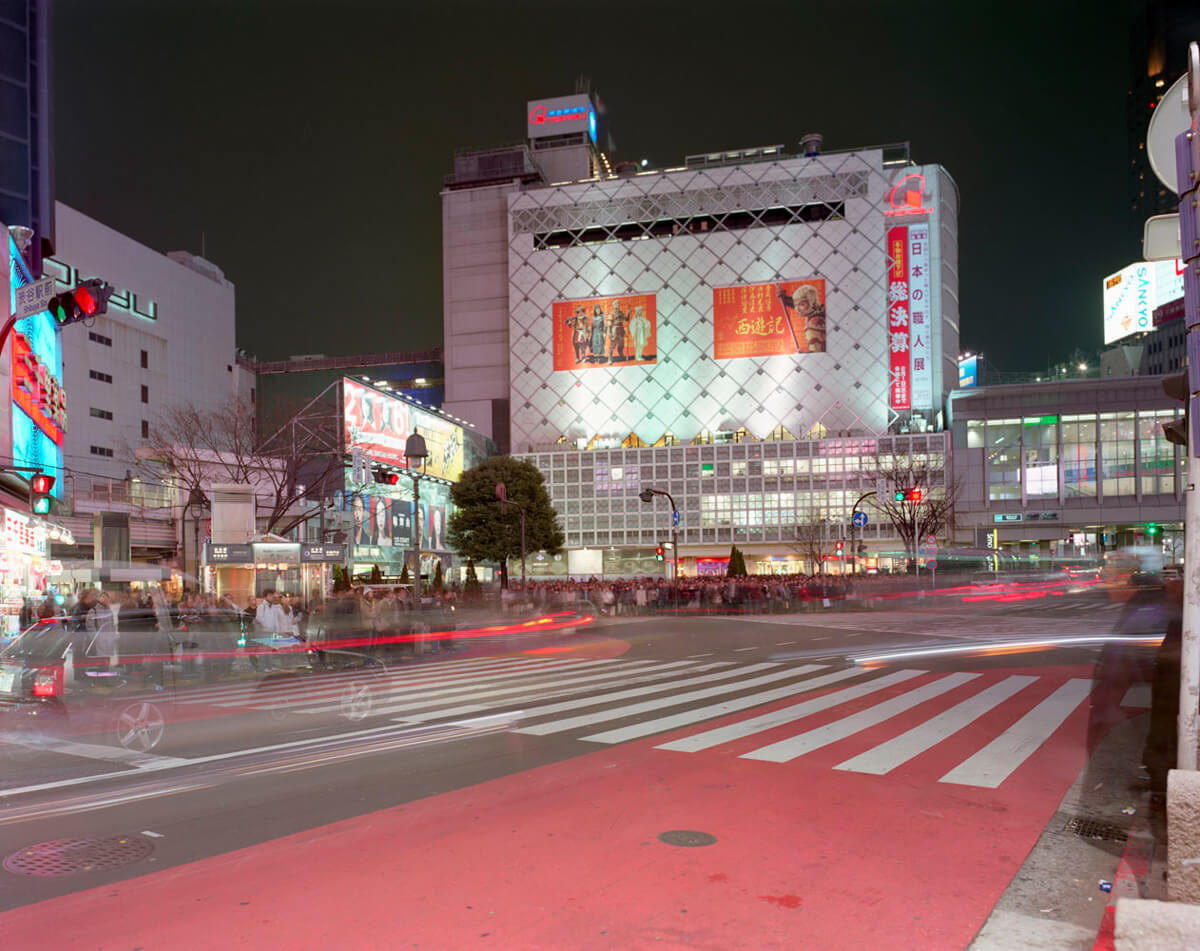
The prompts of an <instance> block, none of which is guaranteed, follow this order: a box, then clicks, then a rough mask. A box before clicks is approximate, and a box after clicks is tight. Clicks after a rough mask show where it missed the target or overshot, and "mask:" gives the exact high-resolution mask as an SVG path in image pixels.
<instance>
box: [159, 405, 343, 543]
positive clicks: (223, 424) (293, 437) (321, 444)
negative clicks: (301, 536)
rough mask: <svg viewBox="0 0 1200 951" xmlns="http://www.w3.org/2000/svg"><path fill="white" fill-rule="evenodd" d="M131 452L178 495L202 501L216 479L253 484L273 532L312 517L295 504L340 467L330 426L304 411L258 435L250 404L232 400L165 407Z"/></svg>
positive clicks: (322, 488)
mask: <svg viewBox="0 0 1200 951" xmlns="http://www.w3.org/2000/svg"><path fill="white" fill-rule="evenodd" d="M289 422H290V423H294V422H295V417H293V420H291V421H289ZM136 455H137V458H138V460H139V462H138V468H139V469H140V470H141V471H142V472H144V473H148V474H153V476H154V477H155V478H162V479H164V481H169V482H171V483H172V484H174V485H175V486H176V487H177V488H178V489H179V490H180V492H181V495H182V497H183V498H187V499H195V500H197V501H204V502H207V495H206V489H207V487H208V486H209V485H211V484H212V483H214V482H234V483H240V484H248V485H252V486H254V489H255V492H254V494H255V502H256V507H257V509H258V511H259V512H260V513H263V514H265V517H266V528H267V531H269V532H276V533H278V534H286V533H287V532H289V531H290V530H291V529H292V528H294V527H295V526H296V525H298V524H299V523H300V522H302V521H304V520H305V519H306V518H309V517H311V512H297V507H298V506H300V504H301V503H302V502H304V501H305V500H306V499H317V500H320V499H323V498H324V497H326V495H327V494H328V491H329V490H330V488H331V487H332V485H333V484H334V483H335V481H339V482H340V478H341V473H342V460H341V456H340V453H339V451H338V443H337V433H336V427H335V426H332V427H331V426H329V425H325V424H322V423H320V422H318V423H316V424H313V423H312V417H310V418H309V422H308V424H307V425H289V426H285V427H284V428H283V429H281V430H279V431H278V432H276V433H273V434H272V435H271V436H269V437H268V438H267V439H262V438H260V437H259V435H258V432H257V427H256V425H255V412H254V406H253V405H252V404H250V403H248V402H246V401H239V400H235V399H231V400H230V401H229V402H227V403H226V404H225V405H224V406H223V407H222V408H221V409H219V410H216V411H213V410H204V409H199V408H197V407H195V406H192V405H186V404H185V405H179V406H176V407H173V408H171V409H169V410H167V411H166V412H165V413H163V414H162V416H161V417H160V418H159V419H158V420H157V421H156V422H155V423H154V425H153V426H151V428H150V438H149V441H148V445H146V446H143V447H142V448H141V449H139V450H138V452H137V454H136Z"/></svg>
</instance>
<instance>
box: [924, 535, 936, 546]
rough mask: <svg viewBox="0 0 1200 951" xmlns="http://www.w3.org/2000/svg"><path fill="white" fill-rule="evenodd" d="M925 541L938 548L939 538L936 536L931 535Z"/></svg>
mask: <svg viewBox="0 0 1200 951" xmlns="http://www.w3.org/2000/svg"><path fill="white" fill-rule="evenodd" d="M925 541H926V542H927V543H928V544H930V545H932V546H933V547H934V548H937V536H936V535H930V536H929V537H928V538H927V539H925Z"/></svg>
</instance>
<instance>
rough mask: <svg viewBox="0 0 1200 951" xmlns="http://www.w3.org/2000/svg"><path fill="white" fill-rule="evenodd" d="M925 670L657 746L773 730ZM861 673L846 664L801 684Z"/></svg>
mask: <svg viewBox="0 0 1200 951" xmlns="http://www.w3.org/2000/svg"><path fill="white" fill-rule="evenodd" d="M924 673H926V671H924V670H898V671H896V672H895V673H892V674H886V675H885V676H883V677H877V678H876V679H874V680H868V681H867V682H866V683H861V684H855V685H854V686H853V687H844V688H843V689H841V690H835V691H834V692H833V693H827V694H825V695H824V696H823V697H816V698H814V699H812V700H806V701H804V703H798V704H795V705H794V706H790V707H784V708H783V709H782V710H772V711H771V712H770V713H764V714H763V715H762V716H758V717H753V718H751V719H749V720H741V721H739V722H737V723H731V724H729V725H728V726H721V727H717V728H716V729H713V730H707V731H706V732H704V733H696V734H694V735H693V736H685V737H683V739H679V740H673V741H672V742H670V743H663V744H662V745H661V746H659V747H657V749H660V750H676V751H678V752H681V753H695V752H696V751H697V750H706V749H709V748H710V747H713V746H720V745H721V744H722V743H728V742H730V741H731V740H740V739H742V737H746V736H751V735H753V734H755V733H762V732H764V731H766V730H773V729H775V727H778V726H783V725H784V724H785V723H793V722H795V721H796V720H801V719H803V718H804V717H807V716H811V715H812V714H814V713H819V712H820V711H822V710H828V709H829V708H830V707H836V706H838V705H840V704H843V703H847V702H849V701H851V700H857V699H858V698H859V697H865V696H867V695H868V694H872V693H875V692H876V691H879V690H884V689H885V688H887V687H891V686H894V685H895V684H899V683H903V682H904V681H906V680H911V679H912V678H913V677H919V676H920V675H921V674H924ZM862 675H863V671H862V670H859V669H856V668H854V667H848V668H846V669H845V670H836V671H834V672H833V673H831V674H825V675H824V676H823V677H816V678H814V679H812V680H807V681H805V683H804V686H806V687H808V688H809V689H810V690H816V689H818V688H820V687H825V686H828V685H829V684H832V683H838V682H839V681H842V680H848V679H849V678H851V677H861V676H862Z"/></svg>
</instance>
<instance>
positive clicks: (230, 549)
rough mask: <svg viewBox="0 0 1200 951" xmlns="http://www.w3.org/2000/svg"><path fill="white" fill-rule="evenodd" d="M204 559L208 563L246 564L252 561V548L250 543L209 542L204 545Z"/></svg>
mask: <svg viewBox="0 0 1200 951" xmlns="http://www.w3.org/2000/svg"><path fill="white" fill-rule="evenodd" d="M204 560H205V561H207V562H208V563H209V564H210V565H227V564H235V565H246V564H249V563H250V562H252V561H254V550H253V548H251V546H250V545H217V544H214V543H213V542H209V543H208V544H207V545H206V546H205V550H204Z"/></svg>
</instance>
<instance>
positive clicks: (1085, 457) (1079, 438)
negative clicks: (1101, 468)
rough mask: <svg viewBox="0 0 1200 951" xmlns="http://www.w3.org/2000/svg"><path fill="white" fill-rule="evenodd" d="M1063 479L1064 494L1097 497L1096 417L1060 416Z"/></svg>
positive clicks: (1088, 497) (1070, 497) (1089, 415)
mask: <svg viewBox="0 0 1200 951" xmlns="http://www.w3.org/2000/svg"><path fill="white" fill-rule="evenodd" d="M1062 452H1063V482H1064V483H1065V488H1066V494H1067V498H1069V499H1075V498H1085V499H1095V498H1096V417H1095V416H1094V415H1092V414H1087V415H1083V416H1064V417H1063V418H1062Z"/></svg>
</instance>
